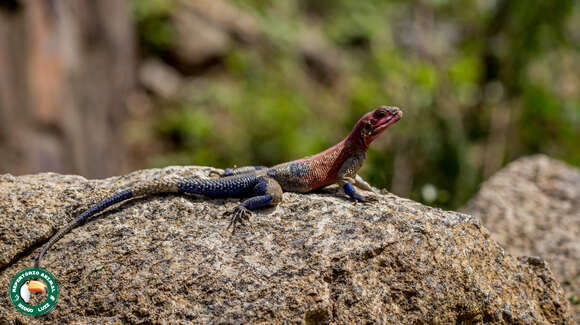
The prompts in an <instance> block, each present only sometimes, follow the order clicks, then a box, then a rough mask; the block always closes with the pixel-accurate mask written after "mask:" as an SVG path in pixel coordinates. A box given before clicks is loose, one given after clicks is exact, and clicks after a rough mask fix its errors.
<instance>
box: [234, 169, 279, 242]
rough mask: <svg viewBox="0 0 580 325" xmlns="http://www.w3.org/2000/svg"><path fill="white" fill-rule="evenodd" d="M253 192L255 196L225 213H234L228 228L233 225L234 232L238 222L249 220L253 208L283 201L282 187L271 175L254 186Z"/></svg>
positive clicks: (242, 222)
mask: <svg viewBox="0 0 580 325" xmlns="http://www.w3.org/2000/svg"><path fill="white" fill-rule="evenodd" d="M253 194H254V196H253V197H251V198H249V199H247V200H245V201H243V202H242V203H240V204H239V205H238V206H236V207H235V208H234V210H233V211H228V212H226V213H225V215H232V220H231V221H230V224H229V226H228V229H229V228H230V227H233V229H232V233H233V232H234V231H235V229H236V225H237V224H240V225H244V221H247V220H249V218H250V216H251V215H252V210H256V209H260V208H263V207H266V206H275V205H277V204H278V203H280V202H282V187H281V186H280V184H278V182H277V181H276V180H275V179H273V178H270V177H263V178H262V179H261V180H260V182H259V183H258V184H256V186H254V189H253Z"/></svg>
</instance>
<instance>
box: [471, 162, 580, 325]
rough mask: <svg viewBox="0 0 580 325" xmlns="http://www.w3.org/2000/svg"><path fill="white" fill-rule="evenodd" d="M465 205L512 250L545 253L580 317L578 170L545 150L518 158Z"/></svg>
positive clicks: (518, 252) (508, 249) (515, 253)
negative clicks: (549, 154) (554, 157)
mask: <svg viewBox="0 0 580 325" xmlns="http://www.w3.org/2000/svg"><path fill="white" fill-rule="evenodd" d="M465 211H466V212H468V213H470V214H473V215H475V216H479V217H480V218H481V219H482V222H483V224H484V225H485V226H486V227H487V228H488V229H489V230H490V232H491V234H492V238H494V239H496V240H497V241H498V242H499V244H500V245H502V246H503V247H505V248H506V250H507V251H508V252H509V253H511V254H514V255H537V256H541V257H542V258H545V259H546V260H547V261H548V262H549V263H550V265H551V269H552V271H553V272H554V274H555V275H556V278H557V279H558V280H559V281H560V284H561V285H562V286H563V287H564V291H565V292H566V297H567V299H568V300H569V302H570V303H571V305H572V309H573V312H574V314H575V316H576V320H580V170H579V169H578V168H574V167H571V166H568V165H566V164H564V163H562V162H559V161H556V160H554V159H551V158H549V157H547V156H544V155H535V156H531V157H527V158H522V159H519V160H516V161H515V162H512V163H511V164H509V165H508V166H507V167H506V168H504V169H503V170H501V171H500V172H498V173H497V174H496V175H494V176H493V177H492V178H490V179H489V180H488V181H487V182H485V183H484V184H483V186H482V187H481V190H480V191H479V193H478V194H477V195H476V196H475V197H474V198H473V199H472V200H471V201H470V202H469V204H468V205H467V207H466V208H465Z"/></svg>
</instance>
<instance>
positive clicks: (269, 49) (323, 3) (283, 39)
mask: <svg viewBox="0 0 580 325" xmlns="http://www.w3.org/2000/svg"><path fill="white" fill-rule="evenodd" d="M231 3H233V4H234V5H235V6H237V7H238V8H240V10H243V11H244V12H247V13H250V14H251V15H253V16H254V17H255V18H256V22H257V25H258V29H259V31H260V35H261V36H260V37H261V40H260V42H259V44H253V45H251V46H248V45H247V44H237V45H236V46H234V48H233V49H232V50H231V51H230V52H228V54H227V55H225V56H224V57H223V58H221V59H220V65H219V67H220V69H221V71H220V73H213V74H202V75H200V76H197V78H196V81H195V83H194V84H193V85H192V87H191V91H190V92H189V93H188V95H187V97H186V98H184V99H181V100H178V101H176V102H172V103H170V104H167V103H166V104H164V105H162V106H169V107H168V108H167V109H165V110H164V111H163V113H161V114H160V117H159V118H158V119H157V121H156V123H155V125H156V130H157V134H158V136H159V138H160V139H161V140H162V141H164V142H165V143H166V144H167V146H168V150H167V151H166V152H164V153H163V154H162V155H160V156H159V157H157V158H155V160H154V161H152V162H151V163H152V164H154V165H165V164H172V163H187V164H198V165H213V166H216V167H228V166H232V165H234V164H237V165H238V166H240V165H247V164H252V165H273V164H276V163H279V162H282V161H287V160H291V159H296V158H299V157H302V156H305V155H310V154H313V153H316V152H318V151H320V150H323V149H325V148H327V147H328V146H330V145H332V144H334V143H336V142H337V141H339V140H341V139H342V137H344V136H345V135H346V134H347V133H348V132H349V131H350V129H351V128H352V125H353V124H354V123H355V122H356V120H357V119H358V118H359V117H360V115H362V114H363V113H365V112H367V111H369V110H370V109H372V108H374V107H375V106H377V105H381V104H388V105H396V106H399V107H401V108H402V109H403V111H404V113H405V116H404V118H403V120H402V121H400V122H399V123H398V124H397V125H395V126H394V127H393V128H392V129H391V130H389V131H388V132H387V134H385V135H384V136H382V137H381V138H380V139H379V140H378V141H377V143H376V144H375V145H374V146H373V148H372V149H371V152H370V153H369V160H368V161H367V164H366V165H365V167H364V168H363V170H362V175H363V177H365V178H368V179H369V180H370V181H371V183H373V184H375V185H377V186H379V187H386V188H389V189H392V190H393V191H394V192H395V193H398V194H402V195H405V196H409V197H411V198H412V199H415V200H419V201H424V202H426V203H429V204H433V205H437V206H442V207H446V208H457V207H459V206H461V205H462V204H464V203H465V201H466V200H467V199H468V198H469V197H471V195H472V194H473V193H474V192H475V191H476V189H477V186H478V184H480V183H481V181H482V180H483V177H484V176H488V175H485V174H484V173H489V172H493V171H495V170H497V169H498V168H500V167H501V166H502V165H503V164H505V163H507V162H509V161H511V160H513V159H515V158H517V157H519V156H522V155H528V154H532V153H537V152H543V153H547V154H549V155H551V156H553V157H555V158H559V159H563V160H566V161H568V162H570V163H572V164H576V165H580V146H578V140H577V139H579V138H580V79H579V78H578V73H577V72H578V71H580V66H579V64H578V63H577V62H580V54H579V52H578V48H579V45H580V44H578V42H579V41H578V39H580V37H579V36H578V34H575V36H574V34H573V32H571V31H574V30H576V29H577V28H576V29H575V27H578V26H577V23H576V19H575V18H574V17H580V13H579V12H580V9H579V7H580V5H578V4H577V3H574V2H573V1H571V0H564V1H549V0H544V1H537V2H535V5H531V4H530V3H529V1H527V0H498V1H481V0H465V1H449V0H429V1H427V0H423V1H403V0H399V1H381V0H370V1H350V0H337V1H330V0H319V1H314V0H312V1H309V0H298V1H268V0H246V1H243V0H235V1H234V0H232V1H231ZM134 5H135V12H136V17H137V22H138V27H139V35H140V39H141V40H142V44H145V47H146V48H147V49H149V50H150V52H152V53H159V52H163V51H166V50H167V48H168V44H170V43H171V42H172V35H171V31H172V26H171V23H170V22H169V20H168V17H170V14H171V11H172V10H179V9H178V7H177V6H176V5H175V3H174V2H172V1H170V0H140V1H134ZM313 33H314V34H315V35H319V38H316V37H314V38H312V37H311V36H312V34H313ZM304 44H307V45H310V46H311V47H314V48H316V49H319V53H318V55H319V58H320V59H321V60H323V61H325V62H326V64H327V65H328V66H330V68H331V69H335V70H336V72H335V73H334V74H332V73H331V74H330V76H331V78H330V79H329V80H331V81H330V82H327V83H324V82H321V81H320V80H319V79H317V77H316V70H314V69H313V67H312V66H311V65H309V64H308V62H307V61H306V59H305V54H304V50H303V45H304ZM315 68H316V67H315ZM574 71H576V72H574ZM184 73H187V72H184ZM324 73H329V72H324ZM433 193H434V195H433Z"/></svg>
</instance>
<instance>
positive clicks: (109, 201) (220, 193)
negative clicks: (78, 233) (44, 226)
mask: <svg viewBox="0 0 580 325" xmlns="http://www.w3.org/2000/svg"><path fill="white" fill-rule="evenodd" d="M257 183H258V177H257V176H256V175H254V174H250V173H248V174H242V175H237V176H230V177H224V178H218V179H199V178H185V179H183V178H177V177H166V178H162V179H158V180H154V181H151V182H148V183H146V184H140V185H136V186H134V187H132V188H130V189H126V190H124V191H121V192H119V193H117V194H114V195H112V196H109V197H108V198H106V199H104V200H102V201H101V202H99V203H97V204H95V205H94V206H92V207H91V208H90V209H88V210H86V211H85V212H83V213H82V214H81V215H80V216H78V217H77V218H76V219H74V220H73V221H71V222H70V223H69V224H67V225H66V226H65V227H64V228H62V229H60V230H59V231H58V232H57V233H56V234H55V235H54V236H52V237H51V238H50V239H49V240H48V242H47V243H46V244H44V246H43V247H42V251H40V254H39V255H38V258H37V259H36V263H35V267H40V261H41V260H42V257H43V256H44V255H45V254H46V252H47V251H48V250H49V249H50V247H52V245H54V244H55V243H56V242H57V241H59V239H61V238H62V237H63V236H64V235H66V234H68V233H69V232H70V231H71V230H72V229H73V228H75V227H76V226H78V225H81V224H83V223H84V222H85V221H87V220H88V219H89V218H90V217H91V216H93V215H95V214H97V213H99V212H101V211H103V210H105V209H106V208H108V207H110V206H112V205H114V204H117V203H120V202H123V201H125V200H128V199H130V198H134V197H139V196H144V195H154V194H161V193H194V194H202V195H207V196H209V197H224V196H247V195H249V194H250V193H252V190H253V188H254V186H255V185H256V184H257Z"/></svg>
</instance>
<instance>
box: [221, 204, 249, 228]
mask: <svg viewBox="0 0 580 325" xmlns="http://www.w3.org/2000/svg"><path fill="white" fill-rule="evenodd" d="M224 215H225V216H229V215H231V216H232V220H231V221H230V224H229V225H228V228H227V229H230V228H232V234H233V233H234V232H235V231H236V226H237V225H238V224H240V225H242V226H243V225H244V222H245V221H248V220H250V216H251V215H252V211H250V210H248V209H247V208H245V207H244V206H242V205H238V206H237V207H235V208H234V210H233V211H227V212H225V213H224Z"/></svg>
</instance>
